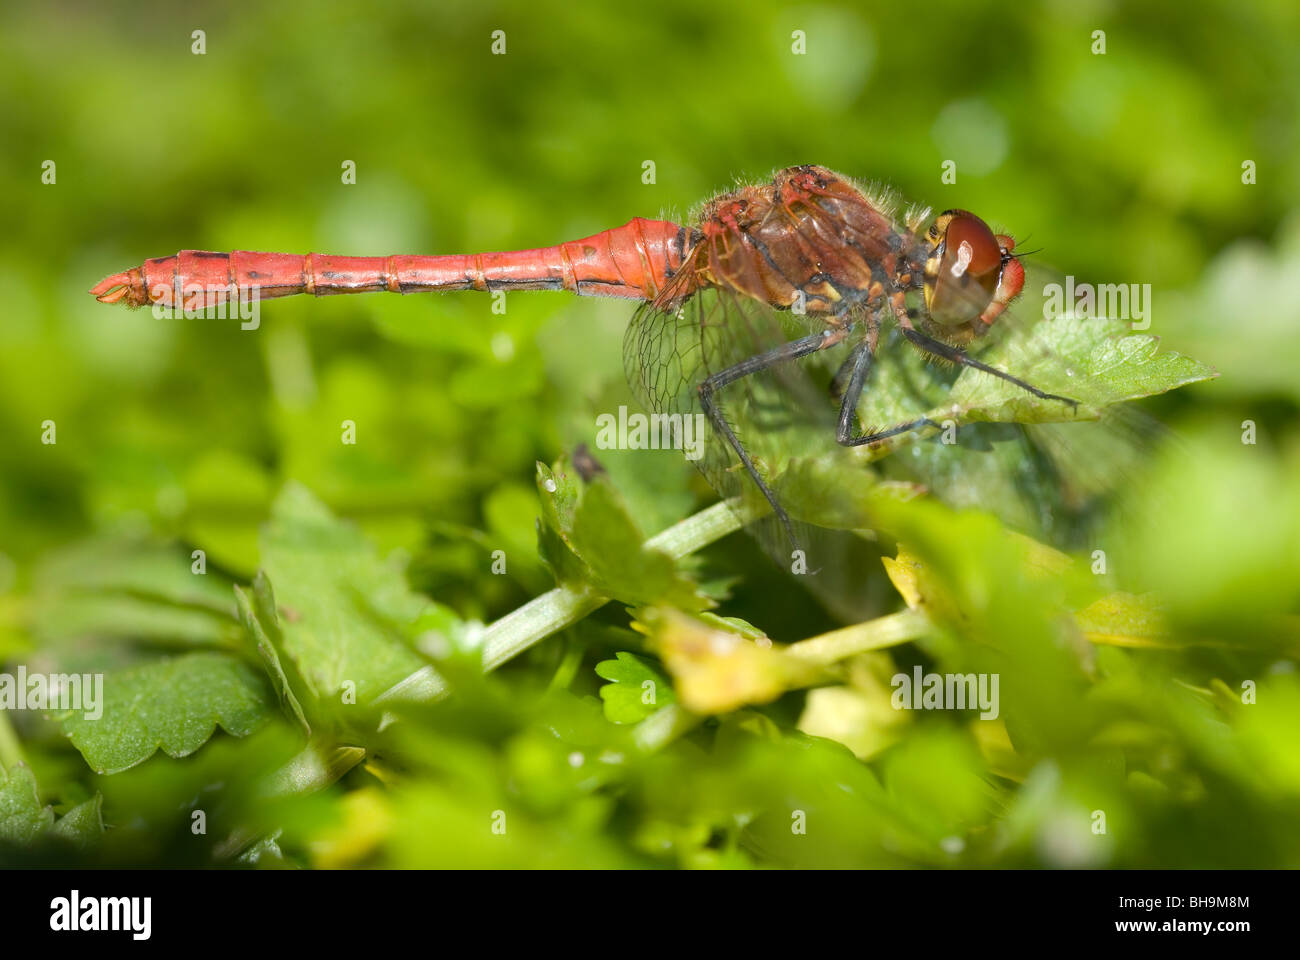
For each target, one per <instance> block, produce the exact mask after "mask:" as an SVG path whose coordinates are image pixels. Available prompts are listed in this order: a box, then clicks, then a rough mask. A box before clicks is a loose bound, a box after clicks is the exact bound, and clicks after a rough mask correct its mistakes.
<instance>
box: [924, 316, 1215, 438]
mask: <svg viewBox="0 0 1300 960" xmlns="http://www.w3.org/2000/svg"><path fill="white" fill-rule="evenodd" d="M1127 329H1128V326H1127V324H1125V323H1123V322H1120V321H1116V320H1108V319H1100V318H1099V319H1080V318H1078V317H1071V316H1064V317H1056V318H1053V319H1050V320H1042V321H1040V322H1038V323H1036V324H1035V325H1034V326H1033V329H1032V335H1030V336H1028V337H1027V338H1025V339H1024V340H1016V339H1013V340H1011V341H1009V342H1008V343H1007V344H1005V345H1001V346H999V347H995V348H994V349H992V350H990V351H989V352H988V353H987V354H985V355H981V356H980V359H981V360H982V361H984V362H985V363H988V364H990V365H991V366H994V367H997V368H999V369H1001V370H1005V371H1006V372H1008V373H1011V374H1015V375H1018V376H1021V377H1022V378H1023V379H1025V380H1028V381H1029V382H1031V383H1033V385H1034V386H1035V387H1038V388H1039V389H1040V390H1043V391H1045V392H1047V393H1054V394H1059V395H1060V396H1064V397H1069V398H1071V399H1072V400H1078V401H1079V404H1080V408H1079V410H1078V411H1073V410H1071V409H1070V407H1069V405H1068V404H1064V403H1061V402H1060V401H1058V400H1040V399H1039V398H1037V397H1034V396H1032V395H1030V394H1029V393H1027V392H1026V391H1025V390H1023V389H1022V388H1020V387H1018V386H1016V385H1015V384H1013V383H1008V382H1007V381H1005V380H1002V379H999V378H997V377H992V376H989V375H988V374H986V373H981V372H980V371H978V370H972V369H969V368H967V369H966V370H964V371H963V372H962V375H961V377H960V378H958V380H957V382H956V383H955V384H953V388H952V392H951V394H950V397H949V400H950V402H951V403H955V404H957V405H958V407H960V408H961V410H962V413H961V416H962V418H963V419H966V420H987V421H998V422H1006V423H1047V422H1057V421H1064V422H1068V421H1071V420H1075V419H1089V418H1091V417H1095V416H1096V414H1097V412H1098V411H1100V410H1101V409H1102V408H1103V407H1107V406H1110V405H1111V404H1115V403H1121V402H1123V401H1126V400H1136V399H1138V398H1139V397H1151V396H1155V395H1156V394H1160V393H1165V392H1167V391H1169V390H1174V389H1176V388H1178V387H1182V386H1185V385H1187V384H1189V383H1196V382H1198V381H1201V380H1209V379H1211V378H1213V377H1215V376H1217V375H1218V374H1217V373H1215V371H1214V370H1213V368H1211V367H1208V366H1206V365H1205V364H1203V363H1198V362H1197V361H1195V360H1192V359H1190V358H1189V357H1184V356H1182V355H1180V354H1177V353H1174V352H1172V351H1165V352H1163V353H1161V352H1160V338H1159V337H1153V336H1148V335H1146V334H1127V333H1126V331H1127ZM1026 358H1031V359H1032V364H1030V365H1029V369H1028V370H1026V364H1025V359H1026ZM936 412H938V413H942V412H943V410H942V409H938V410H936Z"/></svg>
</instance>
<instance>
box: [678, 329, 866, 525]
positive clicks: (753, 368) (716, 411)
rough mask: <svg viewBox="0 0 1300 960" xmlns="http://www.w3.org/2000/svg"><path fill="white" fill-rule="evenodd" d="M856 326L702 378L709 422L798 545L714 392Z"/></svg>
mask: <svg viewBox="0 0 1300 960" xmlns="http://www.w3.org/2000/svg"><path fill="white" fill-rule="evenodd" d="M851 329H852V327H851V326H846V327H842V328H840V329H837V330H826V331H823V332H822V333H814V334H812V335H810V336H807V337H801V338H799V339H798V340H792V341H790V342H789V343H784V344H782V345H781V346H779V347H774V348H772V349H771V350H767V351H764V352H763V353H760V354H757V355H756V356H753V357H750V358H749V359H747V360H742V361H741V362H740V363H737V364H735V365H734V366H731V367H728V368H727V369H726V370H721V371H719V372H718V373H715V374H713V375H712V376H710V377H709V378H708V379H707V380H705V381H704V382H702V383H701V384H700V385H699V387H698V388H697V390H698V392H699V395H700V406H701V407H703V408H704V412H705V414H706V415H707V416H708V418H709V422H710V423H712V424H713V428H714V429H715V430H717V431H718V432H719V433H721V434H722V436H723V437H724V438H726V441H727V443H729V444H730V445H731V449H733V450H735V451H736V455H737V456H738V457H739V458H740V462H741V464H742V465H743V466H744V468H745V470H746V471H747V472H748V473H749V475H750V477H752V478H753V480H754V483H756V484H757V485H758V489H759V490H760V491H762V493H763V496H764V497H765V498H766V499H767V502H768V503H769V504H771V506H772V513H773V514H774V515H775V516H776V517H777V519H778V520H780V521H781V525H782V526H783V527H785V532H786V533H787V534H788V535H789V537H790V542H791V543H792V544H794V545H795V547H796V549H798V538H796V537H795V535H794V525H793V524H791V522H790V515H789V514H787V513H786V512H785V508H784V507H782V506H781V504H780V503H779V502H778V501H777V499H776V494H775V493H773V492H772V490H771V488H770V487H768V485H767V483H766V482H765V481H764V480H763V478H762V477H761V476H760V475H759V472H758V468H757V467H755V466H754V461H753V460H752V459H751V458H750V456H749V451H747V450H746V449H745V447H744V444H742V443H741V442H740V438H739V437H737V436H736V431H735V430H733V429H732V428H731V424H729V423H728V422H727V419H726V417H724V416H723V415H722V410H721V407H720V405H719V404H718V402H717V401H716V400H715V399H714V394H715V393H716V392H717V391H718V390H720V389H721V388H723V387H725V386H726V385H727V384H729V383H735V382H736V381H737V380H740V379H742V378H744V377H748V376H750V375H751V374H755V373H759V372H760V371H762V370H766V369H768V368H769V367H773V366H776V365H777V364H779V363H786V362H789V361H791V360H798V359H799V358H800V357H806V356H808V355H809V354H813V353H817V352H818V351H819V350H826V349H828V348H830V347H833V346H835V345H836V344H838V343H840V342H842V341H843V340H844V338H845V337H846V336H847V335H848V333H849V331H850V330H851Z"/></svg>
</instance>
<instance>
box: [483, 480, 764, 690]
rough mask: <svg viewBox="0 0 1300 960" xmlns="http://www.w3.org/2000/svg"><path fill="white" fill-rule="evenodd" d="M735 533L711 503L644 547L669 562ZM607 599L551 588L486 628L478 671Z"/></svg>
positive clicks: (730, 520)
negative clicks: (481, 660) (656, 552)
mask: <svg viewBox="0 0 1300 960" xmlns="http://www.w3.org/2000/svg"><path fill="white" fill-rule="evenodd" d="M739 529H740V520H739V518H737V516H736V514H735V513H734V512H733V511H732V510H731V508H729V507H728V506H727V504H726V503H715V504H714V505H713V506H711V507H709V508H707V509H705V510H701V511H700V512H699V513H697V514H695V515H694V516H692V517H687V518H686V519H685V520H683V521H682V522H681V523H676V524H674V525H673V526H671V527H669V528H668V529H667V530H664V531H662V532H661V533H657V534H655V535H654V536H653V537H651V538H650V539H649V540H647V541H646V542H645V545H646V547H647V548H649V549H651V550H661V551H663V552H664V553H666V554H668V555H669V556H670V557H673V558H674V559H680V558H682V557H685V556H688V555H690V554H692V553H694V552H695V551H696V550H699V549H701V548H703V547H707V546H708V545H709V544H711V543H713V542H714V541H715V540H721V539H722V538H723V537H725V536H726V535H727V534H729V533H733V532H735V531H736V530H739ZM609 599H610V598H609V597H606V596H604V595H602V594H599V593H597V592H595V591H594V590H592V589H590V588H588V587H556V588H555V589H554V590H549V591H547V592H546V593H544V594H542V595H541V596H540V597H536V598H534V599H532V600H530V601H529V602H528V603H525V604H524V605H523V606H522V607H519V608H518V609H517V610H512V611H511V612H510V613H507V614H506V615H505V616H504V617H502V618H501V619H500V620H497V621H496V622H495V623H493V624H491V625H490V626H489V627H488V628H487V634H486V636H485V637H484V640H483V669H484V670H495V669H496V668H497V667H499V666H501V664H503V663H505V662H506V661H507V660H510V659H512V658H513V657H517V656H519V654H521V653H523V652H524V651H525V650H527V649H528V648H529V647H531V646H533V644H535V643H537V642H539V641H541V640H544V639H545V638H547V637H549V636H550V635H551V634H553V633H558V632H559V631H561V630H563V629H564V628H565V627H569V626H572V625H573V624H575V623H577V622H578V621H579V620H581V619H582V618H583V617H585V616H587V615H589V614H591V613H593V612H594V611H596V610H599V609H600V608H601V607H603V606H604V605H605V604H607V603H608V602H609Z"/></svg>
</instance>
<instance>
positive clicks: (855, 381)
mask: <svg viewBox="0 0 1300 960" xmlns="http://www.w3.org/2000/svg"><path fill="white" fill-rule="evenodd" d="M869 322H870V323H871V325H872V329H871V333H874V332H875V331H876V330H878V329H879V328H878V326H877V325H876V324H875V318H874V317H873V318H872V320H871V321H869ZM875 341H876V338H875V337H874V336H870V335H868V336H867V337H866V338H864V339H863V340H862V341H861V342H860V343H859V344H858V345H857V346H855V347H854V348H853V352H852V353H851V354H849V358H848V359H847V360H846V361H845V362H844V366H842V367H841V368H840V370H839V373H837V374H836V375H835V379H836V380H837V381H838V380H840V379H841V377H845V379H846V380H847V382H846V383H845V385H844V391H843V394H842V399H841V400H840V417H839V422H838V423H837V424H836V427H835V440H836V442H838V443H839V444H840V445H841V446H845V447H860V446H862V445H863V444H868V443H875V442H876V441H878V440H887V439H889V438H890V437H896V436H898V435H899V434H900V433H907V432H908V431H911V430H916V429H917V428H918V427H924V426H927V425H928V426H934V427H937V426H939V425H938V424H937V423H935V422H934V421H933V420H931V419H930V418H929V417H918V418H917V419H915V420H909V421H908V422H907V423H900V424H899V425H898V426H895V427H890V428H889V429H888V430H880V431H876V432H874V433H861V434H858V435H857V436H854V435H853V418H854V415H855V414H856V412H857V409H858V401H859V400H860V399H861V398H862V390H863V388H864V387H865V386H866V382H867V374H868V373H870V371H871V361H872V358H873V357H874V355H875V352H876V351H875V347H876V342H875ZM846 371H847V374H846Z"/></svg>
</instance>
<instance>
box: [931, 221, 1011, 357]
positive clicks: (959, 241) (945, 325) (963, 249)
mask: <svg viewBox="0 0 1300 960" xmlns="http://www.w3.org/2000/svg"><path fill="white" fill-rule="evenodd" d="M926 240H927V241H928V243H929V245H930V250H929V253H928V254H927V256H926V260H925V308H926V312H927V313H928V314H929V315H930V320H931V321H933V323H934V324H935V325H937V326H938V327H939V328H940V331H942V332H943V333H946V334H948V335H949V337H950V338H951V339H954V340H970V339H972V338H974V337H978V336H979V335H980V334H982V333H984V332H985V331H986V330H988V328H989V327H990V326H991V325H992V323H993V321H994V320H996V319H997V317H998V315H999V314H1000V313H1002V311H1003V310H1005V309H1006V308H1007V305H1008V304H1009V303H1011V301H1012V300H1014V299H1015V298H1016V297H1018V296H1020V291H1021V288H1023V287H1024V285H1025V268H1024V267H1023V266H1022V265H1021V263H1020V261H1019V260H1017V259H1016V256H1015V254H1014V253H1013V252H1012V251H1013V250H1014V249H1015V246H1016V242H1015V240H1013V239H1012V238H1011V237H1008V236H1005V235H1002V234H995V233H994V232H993V231H992V230H990V229H989V225H988V224H987V223H985V222H984V221H983V220H981V219H980V218H979V217H977V216H975V214H973V213H969V212H967V211H965V210H946V211H944V212H943V213H941V214H940V215H939V217H938V218H937V219H936V220H935V221H934V223H933V224H931V225H930V229H929V230H928V231H927V232H926Z"/></svg>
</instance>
